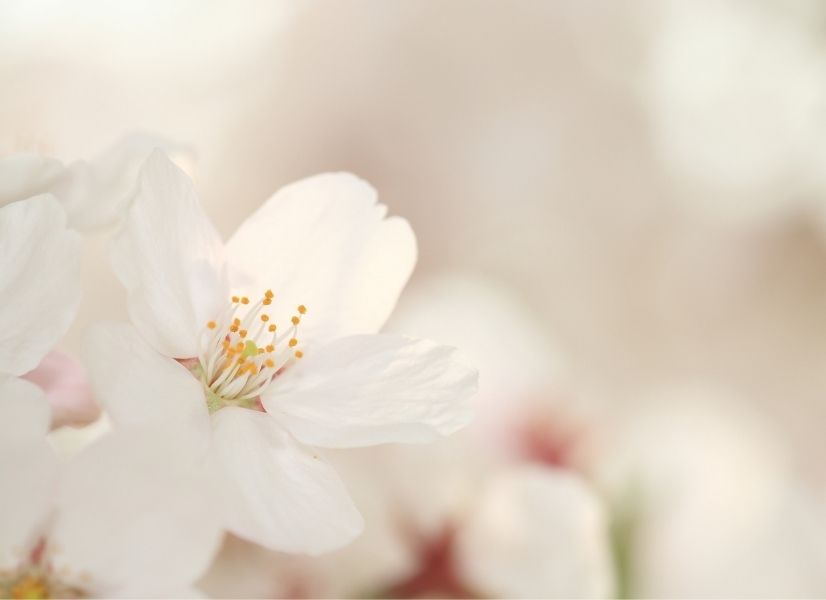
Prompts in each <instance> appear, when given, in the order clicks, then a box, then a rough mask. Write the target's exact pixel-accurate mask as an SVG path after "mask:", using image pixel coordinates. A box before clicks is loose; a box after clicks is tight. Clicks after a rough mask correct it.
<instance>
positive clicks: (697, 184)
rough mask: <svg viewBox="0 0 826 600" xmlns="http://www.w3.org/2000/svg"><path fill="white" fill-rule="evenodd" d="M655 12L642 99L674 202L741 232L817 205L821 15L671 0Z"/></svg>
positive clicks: (825, 119)
mask: <svg viewBox="0 0 826 600" xmlns="http://www.w3.org/2000/svg"><path fill="white" fill-rule="evenodd" d="M657 9H658V11H659V12H660V13H661V19H660V20H659V21H658V24H659V26H658V27H657V28H656V29H655V30H654V31H655V35H654V37H653V40H652V45H651V48H650V51H649V53H648V56H649V61H648V62H649V64H648V72H647V76H646V79H645V82H644V83H645V91H646V92H647V94H646V96H645V98H646V100H647V101H648V106H649V108H650V110H649V114H650V117H651V121H652V124H653V131H652V132H653V135H654V142H655V144H656V146H657V150H658V151H659V154H660V156H661V157H662V159H663V160H664V162H665V166H666V167H667V169H668V170H669V171H670V172H671V174H672V175H673V176H674V177H675V178H676V182H677V183H678V184H679V186H680V189H679V190H677V192H676V193H677V195H678V197H682V198H683V199H684V200H685V201H686V202H687V203H689V204H690V205H692V206H695V207H698V208H700V209H702V210H704V211H706V212H708V213H710V214H712V215H715V216H717V217H724V218H727V219H731V220H734V221H746V222H753V221H755V220H761V219H762V220H766V219H772V218H777V217H778V216H782V215H784V214H788V213H789V212H792V211H795V210H800V209H801V207H805V206H806V204H805V203H806V202H807V201H809V200H813V199H814V198H815V197H816V196H818V195H819V196H822V194H823V193H824V190H826V187H824V184H826V180H824V178H823V176H822V172H823V168H824V162H823V156H824V152H825V151H826V147H825V146H824V143H823V140H824V133H826V78H825V77H824V75H826V44H824V42H823V36H822V23H823V18H824V12H823V5H822V4H821V3H819V2H807V1H802V2H787V3H773V2H740V1H737V0H725V1H702V2H692V3H690V4H687V3H684V2H679V1H674V2H663V3H659V4H658V5H657Z"/></svg>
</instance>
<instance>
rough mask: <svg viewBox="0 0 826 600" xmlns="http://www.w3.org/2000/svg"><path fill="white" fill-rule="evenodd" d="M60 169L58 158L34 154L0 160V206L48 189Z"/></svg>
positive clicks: (61, 168)
mask: <svg viewBox="0 0 826 600" xmlns="http://www.w3.org/2000/svg"><path fill="white" fill-rule="evenodd" d="M62 171H63V165H62V164H61V163H60V161H59V160H55V159H53V158H47V157H45V156H38V155H35V154H20V155H16V156H9V157H8V158H4V159H2V160H0V206H4V205H6V204H8V203H9V202H15V201H16V200H24V199H25V198H30V197H32V196H36V195H37V194H42V193H44V192H47V191H49V187H50V186H51V184H52V182H54V181H55V179H56V178H57V177H58V176H59V175H60V173H61V172H62Z"/></svg>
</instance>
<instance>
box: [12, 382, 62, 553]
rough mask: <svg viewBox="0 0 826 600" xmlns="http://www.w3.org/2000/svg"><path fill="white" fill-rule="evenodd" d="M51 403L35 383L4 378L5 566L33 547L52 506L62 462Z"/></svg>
mask: <svg viewBox="0 0 826 600" xmlns="http://www.w3.org/2000/svg"><path fill="white" fill-rule="evenodd" d="M48 428H49V405H48V403H47V402H46V398H45V396H44V394H43V392H42V391H41V390H39V389H38V388H37V386H35V385H34V384H31V383H28V382H26V381H23V380H20V379H15V378H11V377H9V378H3V379H0V490H3V491H2V494H0V569H2V568H7V567H9V566H11V565H12V563H14V562H15V561H16V560H18V559H19V558H21V555H23V554H25V553H26V552H27V551H29V550H30V549H31V548H32V546H33V544H34V543H36V541H37V537H38V536H39V535H40V534H41V533H42V530H41V527H42V526H43V525H44V524H45V520H46V518H47V517H48V513H49V510H50V508H51V501H52V497H53V495H54V494H53V489H52V488H53V484H54V479H55V474H56V468H57V463H56V460H55V456H54V453H53V452H52V451H51V449H50V448H49V446H48V445H47V443H46V432H47V431H48Z"/></svg>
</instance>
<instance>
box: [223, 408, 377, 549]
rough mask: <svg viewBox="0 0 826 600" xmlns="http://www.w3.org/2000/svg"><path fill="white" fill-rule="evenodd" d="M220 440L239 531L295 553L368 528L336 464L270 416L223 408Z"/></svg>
mask: <svg viewBox="0 0 826 600" xmlns="http://www.w3.org/2000/svg"><path fill="white" fill-rule="evenodd" d="M212 447H213V451H214V454H213V463H214V465H215V467H216V471H217V473H219V475H218V488H217V489H218V492H217V493H218V494H219V495H220V497H221V498H222V500H223V501H224V507H225V512H226V515H227V519H228V523H229V529H230V531H232V532H233V533H236V534H238V535H240V536H241V537H244V538H247V539H249V540H251V541H254V542H256V543H258V544H261V545H263V546H266V547H268V548H271V549H273V550H280V551H282V552H290V553H295V554H321V553H323V552H329V551H331V550H335V549H337V548H339V547H341V546H343V545H344V544H346V543H348V542H350V541H352V540H353V539H354V538H355V537H356V536H357V535H358V534H359V533H361V530H362V528H363V522H362V518H361V515H360V514H359V512H358V510H357V509H356V508H355V506H354V505H353V503H352V501H351V499H350V496H349V495H348V493H347V490H346V489H345V488H344V485H343V484H342V482H341V480H340V479H339V477H338V475H337V474H336V472H335V471H334V470H333V468H332V467H330V466H329V465H328V464H326V463H325V462H323V461H322V460H321V459H320V458H318V457H317V456H314V455H312V454H309V453H308V452H307V451H306V450H304V449H303V448H302V447H301V446H299V445H298V444H296V443H295V442H294V441H293V440H292V439H291V438H290V435H289V434H288V433H287V432H286V431H284V430H283V429H281V428H280V427H279V426H278V424H277V423H276V422H275V420H273V419H272V418H271V417H270V416H269V415H267V414H265V413H262V412H258V411H252V410H248V409H244V408H236V407H228V408H223V409H221V410H219V411H218V412H216V413H215V414H214V415H213V445H212Z"/></svg>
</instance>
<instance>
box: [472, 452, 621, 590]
mask: <svg viewBox="0 0 826 600" xmlns="http://www.w3.org/2000/svg"><path fill="white" fill-rule="evenodd" d="M487 485H488V487H487V489H486V490H485V491H484V492H483V493H482V494H481V495H480V497H479V498H478V502H477V504H476V505H475V506H474V509H473V510H472V512H471V514H470V516H469V518H468V521H467V522H466V523H465V525H464V527H462V528H461V530H460V532H459V536H458V538H457V541H456V543H457V548H458V556H457V558H458V560H459V568H460V570H461V572H462V573H463V576H464V579H465V580H466V581H467V582H468V583H469V585H470V587H471V588H472V589H474V590H475V591H477V592H479V593H481V594H483V595H485V596H492V597H501V598H591V597H598V598H608V597H610V596H611V595H612V585H613V584H612V575H611V562H610V558H609V552H608V535H607V530H606V526H605V522H604V519H603V513H602V509H601V507H600V505H599V503H598V501H597V499H596V497H595V496H594V494H593V493H592V492H591V491H590V490H589V489H588V488H587V487H586V486H585V485H584V483H583V482H582V480H581V479H580V478H579V477H577V476H576V475H574V474H572V473H569V472H564V471H553V470H549V469H544V468H541V467H534V466H530V467H523V468H518V469H516V470H513V471H511V472H507V473H504V474H501V475H499V476H497V477H495V478H492V479H490V480H489V481H488V484H487Z"/></svg>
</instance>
